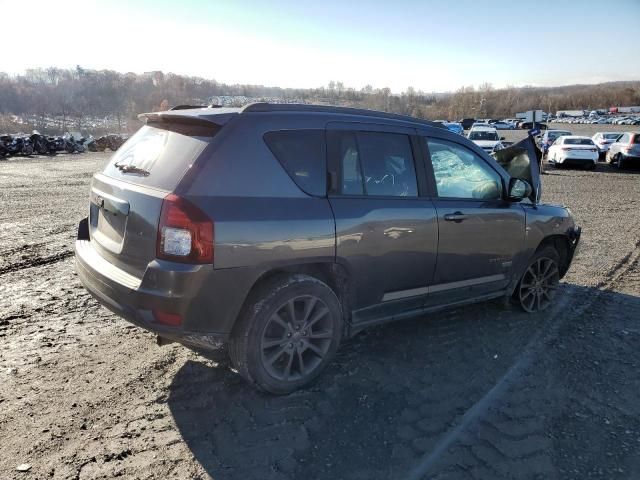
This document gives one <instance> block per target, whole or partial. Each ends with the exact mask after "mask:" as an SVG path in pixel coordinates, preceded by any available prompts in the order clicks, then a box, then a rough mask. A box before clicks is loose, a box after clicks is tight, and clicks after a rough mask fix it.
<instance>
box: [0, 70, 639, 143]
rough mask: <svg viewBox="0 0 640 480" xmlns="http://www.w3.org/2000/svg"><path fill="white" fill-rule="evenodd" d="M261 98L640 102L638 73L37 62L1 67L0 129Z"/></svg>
mask: <svg viewBox="0 0 640 480" xmlns="http://www.w3.org/2000/svg"><path fill="white" fill-rule="evenodd" d="M372 80H374V79H372ZM255 101H270V102H296V103H319V104H333V105H346V106H357V107H361V108H370V109H375V110H383V111H388V112H395V113H402V114H407V115H413V116H417V117H421V118H430V119H436V118H442V119H450V120H454V119H459V118H463V117H476V118H478V117H480V118H487V117H503V118H504V117H512V116H513V115H514V114H515V113H516V112H520V111H525V110H530V109H543V110H545V111H556V110H572V109H595V108H608V107H610V106H625V105H640V81H619V82H607V83H601V84H597V85H566V86H558V87H508V88H502V89H495V88H493V87H492V86H491V85H490V84H483V85H481V86H479V87H476V88H474V87H463V88H460V89H458V90H457V91H455V92H437V93H436V92H433V93H427V92H422V91H418V90H415V89H414V88H408V89H407V90H406V91H405V92H402V93H399V94H394V93H392V92H391V90H390V89H389V88H373V87H371V86H367V87H364V88H361V89H357V90H356V89H354V88H351V87H347V86H345V85H344V84H343V83H342V82H330V84H329V85H327V86H324V87H319V88H311V89H293V88H279V87H265V86H261V85H226V84H223V83H219V82H216V81H215V80H212V79H204V78H199V77H189V76H184V75H177V74H173V73H163V72H161V71H154V72H146V73H143V74H135V73H119V72H115V71H112V70H88V69H84V68H81V67H77V68H75V69H59V68H38V69H31V70H28V71H27V72H25V74H24V75H17V76H10V75H8V74H6V73H0V115H2V116H1V117H0V130H3V129H13V130H15V129H16V128H19V129H23V130H27V129H29V128H31V127H33V128H40V129H42V130H44V131H49V132H51V133H55V132H54V131H56V130H57V131H59V130H63V129H71V128H74V129H95V130H114V129H119V130H135V129H136V128H138V126H139V122H138V121H137V119H136V115H137V114H138V113H140V112H146V111H153V110H160V109H166V108H169V107H171V106H173V105H179V104H190V105H207V104H210V103H212V102H215V103H222V104H225V105H235V106H241V105H244V104H246V103H251V102H255ZM16 116H17V117H16ZM20 122H22V123H20Z"/></svg>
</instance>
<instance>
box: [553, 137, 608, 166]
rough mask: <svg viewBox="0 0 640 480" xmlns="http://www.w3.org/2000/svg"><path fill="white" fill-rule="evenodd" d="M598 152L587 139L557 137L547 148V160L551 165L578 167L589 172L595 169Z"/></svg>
mask: <svg viewBox="0 0 640 480" xmlns="http://www.w3.org/2000/svg"><path fill="white" fill-rule="evenodd" d="M599 156H600V152H599V150H598V147H597V146H596V144H595V143H593V140H591V139H590V138H589V137H582V136H578V135H566V136H562V137H558V139H557V140H556V141H555V142H553V144H552V145H551V146H550V147H549V151H548V152H547V158H548V159H549V163H552V164H553V165H555V166H556V167H557V166H560V165H579V166H582V167H585V168H588V169H590V170H593V169H594V168H596V165H597V164H598V157H599Z"/></svg>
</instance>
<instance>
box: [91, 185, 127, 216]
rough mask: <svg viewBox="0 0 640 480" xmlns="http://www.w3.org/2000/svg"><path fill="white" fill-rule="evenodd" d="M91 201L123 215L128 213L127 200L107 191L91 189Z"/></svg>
mask: <svg viewBox="0 0 640 480" xmlns="http://www.w3.org/2000/svg"><path fill="white" fill-rule="evenodd" d="M91 203H93V204H95V205H97V206H98V207H99V208H103V209H105V210H107V211H108V212H111V213H119V214H120V215H124V216H125V217H126V216H127V215H129V202H127V201H126V200H121V199H119V198H116V197H114V196H113V195H109V194H108V193H104V192H101V191H100V190H95V189H93V190H91Z"/></svg>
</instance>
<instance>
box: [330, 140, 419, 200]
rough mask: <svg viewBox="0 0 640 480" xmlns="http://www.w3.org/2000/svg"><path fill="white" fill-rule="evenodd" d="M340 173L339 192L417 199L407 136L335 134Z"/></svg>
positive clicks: (414, 175) (416, 184) (411, 156)
mask: <svg viewBox="0 0 640 480" xmlns="http://www.w3.org/2000/svg"><path fill="white" fill-rule="evenodd" d="M333 138H334V139H335V140H334V141H335V142H336V143H337V145H336V149H337V155H338V162H339V164H340V170H341V182H340V193H342V194H343V195H372V196H387V197H417V196H418V183H417V179H416V171H415V165H414V160H413V151H412V149H411V141H410V139H409V136H408V135H402V134H396V133H385V132H347V131H344V132H335V134H334V135H333Z"/></svg>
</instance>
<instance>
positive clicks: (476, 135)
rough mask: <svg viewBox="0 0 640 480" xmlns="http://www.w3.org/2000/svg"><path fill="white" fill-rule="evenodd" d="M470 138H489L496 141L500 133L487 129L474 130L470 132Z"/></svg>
mask: <svg viewBox="0 0 640 480" xmlns="http://www.w3.org/2000/svg"><path fill="white" fill-rule="evenodd" d="M469 139H470V140H489V141H494V140H498V134H497V133H496V132H487V131H482V130H480V131H477V130H476V131H472V132H471V133H470V134H469Z"/></svg>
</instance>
